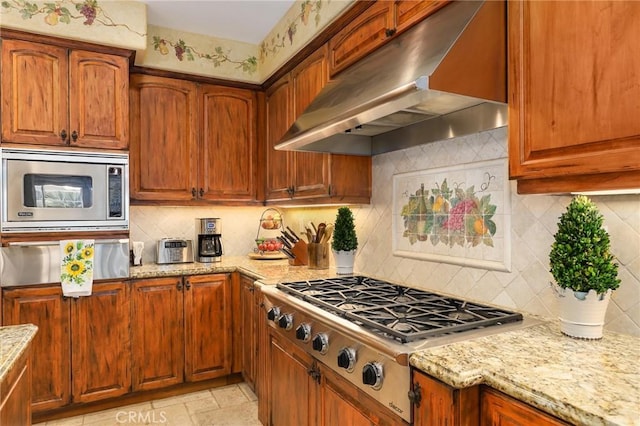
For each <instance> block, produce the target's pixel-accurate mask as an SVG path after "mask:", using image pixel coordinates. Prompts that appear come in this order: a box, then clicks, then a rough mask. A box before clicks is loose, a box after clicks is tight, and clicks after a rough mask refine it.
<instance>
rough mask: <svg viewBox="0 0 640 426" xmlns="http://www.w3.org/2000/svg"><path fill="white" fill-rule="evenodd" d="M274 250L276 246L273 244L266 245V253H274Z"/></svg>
mask: <svg viewBox="0 0 640 426" xmlns="http://www.w3.org/2000/svg"><path fill="white" fill-rule="evenodd" d="M275 249H276V245H275V244H273V243H269V244H267V251H274V250H275Z"/></svg>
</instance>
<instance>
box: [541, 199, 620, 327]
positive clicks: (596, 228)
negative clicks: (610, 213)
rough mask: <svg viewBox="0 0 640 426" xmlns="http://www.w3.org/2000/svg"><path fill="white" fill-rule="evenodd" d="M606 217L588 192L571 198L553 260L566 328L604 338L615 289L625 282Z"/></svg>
mask: <svg viewBox="0 0 640 426" xmlns="http://www.w3.org/2000/svg"><path fill="white" fill-rule="evenodd" d="M602 223H603V217H602V214H600V212H599V211H598V208H597V207H596V205H595V204H594V203H593V202H592V201H591V200H590V199H589V198H588V197H586V196H584V195H578V196H576V197H574V198H573V199H572V200H571V203H570V204H569V206H568V207H567V210H566V211H565V212H564V213H563V214H562V215H561V216H560V221H559V223H558V231H557V232H556V234H555V235H554V239H555V241H554V243H553V244H552V246H551V252H550V254H549V261H550V266H551V270H550V271H551V274H552V275H553V278H554V279H555V281H556V286H554V287H553V288H554V289H555V290H556V294H557V295H558V300H559V312H560V326H561V331H562V333H564V334H566V335H568V336H572V337H580V338H586V339H600V338H602V329H603V326H604V316H605V313H606V310H607V306H608V304H609V299H610V297H611V292H612V291H613V290H615V289H617V288H618V287H619V286H620V280H619V279H618V264H617V263H615V261H614V259H615V257H614V256H613V255H612V254H611V253H610V251H609V246H610V241H609V234H608V233H607V231H606V230H605V229H604V228H603V227H602Z"/></svg>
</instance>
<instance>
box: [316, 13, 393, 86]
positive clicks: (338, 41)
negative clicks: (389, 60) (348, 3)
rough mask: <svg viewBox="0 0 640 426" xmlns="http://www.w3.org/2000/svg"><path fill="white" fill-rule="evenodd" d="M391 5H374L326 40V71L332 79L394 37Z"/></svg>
mask: <svg viewBox="0 0 640 426" xmlns="http://www.w3.org/2000/svg"><path fill="white" fill-rule="evenodd" d="M393 7H394V4H393V2H390V1H377V2H375V3H374V4H373V5H372V6H371V7H369V8H368V9H367V10H365V11H364V13H362V14H361V15H360V16H358V17H357V18H356V19H354V20H353V21H351V22H350V23H349V24H348V25H347V26H345V27H344V28H343V29H342V30H340V32H338V33H337V34H336V35H335V36H333V37H332V38H331V40H329V68H330V70H331V75H332V76H333V75H335V74H337V73H339V72H340V71H342V70H343V69H345V68H347V67H348V66H349V65H352V64H353V63H354V62H356V61H357V60H359V59H361V58H363V57H364V56H366V55H367V54H368V53H370V52H372V51H373V50H374V49H376V48H377V47H380V46H381V45H382V44H384V43H385V42H386V41H387V39H388V38H389V37H392V36H393V34H395V28H394V22H393Z"/></svg>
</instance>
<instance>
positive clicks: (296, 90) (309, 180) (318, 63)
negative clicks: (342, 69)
mask: <svg viewBox="0 0 640 426" xmlns="http://www.w3.org/2000/svg"><path fill="white" fill-rule="evenodd" d="M326 57H327V56H326V47H323V48H321V49H319V50H317V51H316V52H315V53H314V54H313V55H312V56H310V57H309V58H307V59H306V60H305V61H304V62H303V63H301V64H300V65H299V66H297V67H296V69H295V70H294V71H293V72H292V73H291V81H292V85H293V108H294V112H295V116H296V117H299V116H300V115H302V113H303V112H304V110H305V109H306V108H307V106H309V104H310V103H311V101H313V98H315V97H316V95H317V94H318V93H320V90H322V88H323V87H324V85H325V84H326V83H327V81H328V80H329V69H328V66H327V59H326ZM294 155H295V157H294V180H293V181H294V183H295V187H294V191H295V192H294V196H295V197H296V198H308V197H320V196H326V195H328V193H329V179H330V177H329V154H323V153H312V152H296V153H295V154H294Z"/></svg>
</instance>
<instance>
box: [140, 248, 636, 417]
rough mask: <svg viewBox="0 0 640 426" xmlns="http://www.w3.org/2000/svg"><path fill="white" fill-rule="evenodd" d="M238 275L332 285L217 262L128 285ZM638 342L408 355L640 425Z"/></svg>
mask: <svg viewBox="0 0 640 426" xmlns="http://www.w3.org/2000/svg"><path fill="white" fill-rule="evenodd" d="M233 271H240V272H242V273H243V274H246V275H248V276H251V277H253V278H255V279H256V280H260V283H262V284H266V285H269V284H275V283H277V282H278V281H298V280H307V279H316V278H325V277H335V276H336V271H335V269H333V268H330V269H325V270H310V269H308V268H307V267H306V266H290V265H289V264H288V261H287V260H286V259H285V260H254V259H249V258H248V257H242V256H236V257H233V256H224V257H223V258H222V262H218V263H212V264H202V263H190V264H180V265H155V264H150V265H143V266H139V267H132V268H131V269H130V275H131V278H134V279H136V278H150V277H161V276H170V275H192V274H207V273H220V272H233ZM638 360H640V339H638V338H635V337H631V336H627V335H622V334H616V333H612V332H606V331H605V334H604V338H603V339H601V340H595V341H588V340H577V339H573V338H570V337H566V336H564V335H562V334H561V332H560V327H559V324H558V323H557V321H549V322H542V323H539V324H537V325H533V326H529V327H525V328H521V329H518V330H515V331H509V332H504V333H498V334H494V335H491V336H489V337H481V338H477V339H473V340H467V341H463V342H459V343H452V344H448V345H445V346H440V347H435V348H430V349H425V350H422V351H419V352H417V353H414V354H413V355H411V358H410V362H411V365H412V366H414V367H416V368H418V369H420V370H422V371H424V372H425V373H427V374H429V375H431V376H433V377H435V378H437V379H439V380H442V381H443V382H445V383H447V384H449V385H451V386H453V387H455V388H465V387H469V386H475V385H478V384H486V385H488V386H491V387H492V388H495V389H498V390H500V391H502V392H504V393H506V394H508V395H511V396H513V397H514V398H516V399H518V400H521V401H523V402H526V403H528V404H531V405H533V406H535V407H537V408H539V409H541V410H542V411H545V412H547V413H550V414H553V415H555V416H557V417H559V418H561V419H564V420H566V421H569V422H571V423H574V424H580V425H625V426H627V425H640V363H639V361H638Z"/></svg>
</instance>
